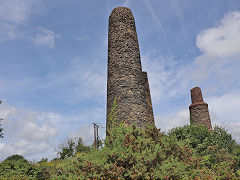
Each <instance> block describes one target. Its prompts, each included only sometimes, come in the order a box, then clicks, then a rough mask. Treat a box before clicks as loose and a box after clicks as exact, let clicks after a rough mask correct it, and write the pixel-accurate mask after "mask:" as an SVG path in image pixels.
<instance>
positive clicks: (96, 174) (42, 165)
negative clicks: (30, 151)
mask: <svg viewBox="0 0 240 180" xmlns="http://www.w3.org/2000/svg"><path fill="white" fill-rule="evenodd" d="M69 145H70V146H69ZM77 146H78V150H76V147H77ZM77 146H74V145H71V143H68V146H65V147H63V148H62V151H61V152H60V153H63V152H70V151H71V152H72V153H69V154H67V153H65V156H61V157H62V158H56V159H54V160H52V161H50V162H47V159H42V161H40V162H38V163H29V162H28V161H27V160H25V159H24V158H23V157H22V156H18V155H15V156H11V157H9V158H7V159H6V160H5V161H3V162H2V163H0V179H87V178H89V179H240V145H238V144H237V143H236V142H235V140H233V139H232V136H231V135H230V134H228V133H227V132H226V130H224V129H223V128H220V127H215V128H214V130H213V131H212V132H210V131H209V130H208V129H206V128H205V127H202V126H184V127H178V128H175V129H172V130H171V131H170V132H169V134H164V133H162V132H160V131H159V130H158V129H156V128H154V127H147V128H146V129H145V130H141V129H139V128H136V127H135V125H133V126H130V127H126V126H124V125H123V124H122V125H120V126H119V127H112V129H111V130H110V135H109V136H108V137H107V138H106V140H105V141H104V143H103V145H102V146H101V148H100V150H95V149H93V148H89V147H85V146H83V145H82V142H79V143H78V145H77ZM74 147H75V148H74ZM64 148H65V149H64ZM63 154H64V153H63ZM66 154H67V155H66Z"/></svg>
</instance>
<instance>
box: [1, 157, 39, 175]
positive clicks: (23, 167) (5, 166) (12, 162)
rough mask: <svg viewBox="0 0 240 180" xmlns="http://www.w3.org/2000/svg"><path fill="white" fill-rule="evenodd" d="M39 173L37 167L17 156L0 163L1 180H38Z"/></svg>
mask: <svg viewBox="0 0 240 180" xmlns="http://www.w3.org/2000/svg"><path fill="white" fill-rule="evenodd" d="M39 173H40V170H39V169H38V168H37V167H35V166H34V165H33V164H31V163H29V162H28V161H27V160H26V159H25V158H24V157H23V156H20V155H17V154H15V155H12V156H9V157H8V158H6V159H5V160H4V161H3V162H2V163H0V179H36V177H37V175H38V174H39Z"/></svg>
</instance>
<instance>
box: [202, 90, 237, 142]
mask: <svg viewBox="0 0 240 180" xmlns="http://www.w3.org/2000/svg"><path fill="white" fill-rule="evenodd" d="M206 102H207V103H208V105H209V110H210V115H211V118H212V125H220V126H222V127H225V128H226V129H228V130H229V132H230V133H232V135H233V136H234V137H235V138H236V140H237V141H238V142H239V143H240V122H239V107H240V94H239V92H238V93H227V94H224V95H222V96H219V97H209V98H207V99H206ZM212 115H213V116H212Z"/></svg>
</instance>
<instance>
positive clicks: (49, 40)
mask: <svg viewBox="0 0 240 180" xmlns="http://www.w3.org/2000/svg"><path fill="white" fill-rule="evenodd" d="M57 37H58V35H57V34H55V33H54V32H53V31H51V30H49V29H45V28H40V32H39V33H37V34H36V35H35V37H34V38H33V42H34V43H35V44H36V45H39V46H46V47H48V48H53V47H54V46H55V41H56V38H57Z"/></svg>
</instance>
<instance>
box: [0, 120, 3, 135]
mask: <svg viewBox="0 0 240 180" xmlns="http://www.w3.org/2000/svg"><path fill="white" fill-rule="evenodd" d="M2 120H3V119H2V118H0V122H1V121H2ZM2 132H3V128H1V123H0V138H3V133H2Z"/></svg>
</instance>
